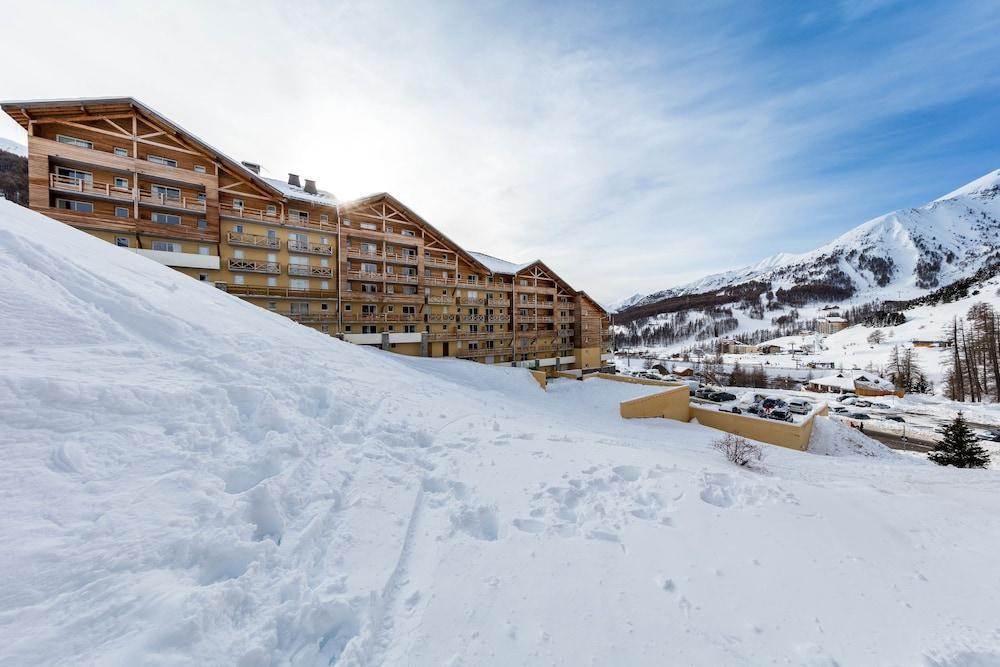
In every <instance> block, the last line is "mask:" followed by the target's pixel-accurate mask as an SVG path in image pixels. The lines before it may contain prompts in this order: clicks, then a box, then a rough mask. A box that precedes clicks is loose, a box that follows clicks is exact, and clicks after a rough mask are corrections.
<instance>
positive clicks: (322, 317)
mask: <svg viewBox="0 0 1000 667" xmlns="http://www.w3.org/2000/svg"><path fill="white" fill-rule="evenodd" d="M278 314H279V315H284V316H285V317H287V318H290V319H293V320H295V321H296V322H303V323H307V322H315V323H320V324H329V323H333V322H337V321H338V319H337V313H331V312H319V313H278Z"/></svg>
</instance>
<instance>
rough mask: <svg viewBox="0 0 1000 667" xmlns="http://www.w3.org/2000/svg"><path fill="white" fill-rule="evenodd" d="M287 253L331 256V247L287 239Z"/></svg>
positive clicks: (326, 244) (327, 244) (325, 244)
mask: <svg viewBox="0 0 1000 667" xmlns="http://www.w3.org/2000/svg"><path fill="white" fill-rule="evenodd" d="M288 252H301V253H305V254H309V255H327V256H330V255H333V246H332V245H330V244H329V243H307V242H305V241H299V240H298V239H288Z"/></svg>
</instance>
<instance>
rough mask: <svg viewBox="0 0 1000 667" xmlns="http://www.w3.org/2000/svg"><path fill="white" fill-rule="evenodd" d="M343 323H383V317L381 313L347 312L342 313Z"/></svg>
mask: <svg viewBox="0 0 1000 667" xmlns="http://www.w3.org/2000/svg"><path fill="white" fill-rule="evenodd" d="M344 321H345V322H385V321H386V320H385V317H384V315H383V313H363V312H355V311H351V312H347V313H344Z"/></svg>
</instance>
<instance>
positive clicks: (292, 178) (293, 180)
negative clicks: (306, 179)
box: [288, 174, 302, 188]
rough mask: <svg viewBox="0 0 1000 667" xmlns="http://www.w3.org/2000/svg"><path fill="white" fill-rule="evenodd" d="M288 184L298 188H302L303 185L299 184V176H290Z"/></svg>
mask: <svg viewBox="0 0 1000 667" xmlns="http://www.w3.org/2000/svg"><path fill="white" fill-rule="evenodd" d="M288 184H289V185H294V186H295V187H297V188H301V187H302V184H301V183H300V182H299V175H298V174H288Z"/></svg>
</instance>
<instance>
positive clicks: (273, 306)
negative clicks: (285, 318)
mask: <svg viewBox="0 0 1000 667" xmlns="http://www.w3.org/2000/svg"><path fill="white" fill-rule="evenodd" d="M267 309H268V310H275V311H276V310H278V302H277V301H268V302H267Z"/></svg>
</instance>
